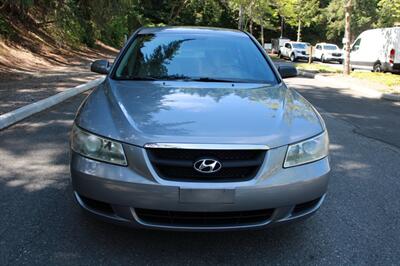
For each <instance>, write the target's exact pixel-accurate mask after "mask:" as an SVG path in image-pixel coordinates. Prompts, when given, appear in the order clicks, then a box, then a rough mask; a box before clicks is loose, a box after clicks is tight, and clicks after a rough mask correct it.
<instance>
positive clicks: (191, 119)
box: [76, 79, 324, 148]
mask: <svg viewBox="0 0 400 266" xmlns="http://www.w3.org/2000/svg"><path fill="white" fill-rule="evenodd" d="M76 123H77V125H78V126H80V127H82V128H83V129H86V130H88V131H90V132H93V133H96V134H99V135H102V136H105V137H109V138H112V139H116V140H119V141H122V142H126V143H129V144H134V145H138V146H143V145H145V144H147V143H155V142H162V143H198V144H202V143H205V144H263V145H267V146H269V147H271V148H272V147H278V146H282V145H287V144H289V143H293V142H297V141H299V140H302V139H305V138H309V137H311V136H314V135H316V134H318V133H320V132H322V131H323V128H324V125H323V122H322V120H321V119H320V117H319V115H318V114H317V113H316V111H315V110H314V108H313V107H312V106H311V105H310V103H308V102H307V101H306V100H305V99H304V98H303V97H301V96H300V95H299V94H298V93H297V92H295V91H293V90H291V89H288V88H287V87H286V86H285V85H284V84H281V85H278V86H266V85H260V84H244V83H235V84H231V83H209V82H184V81H181V82H178V81H177V82H170V81H166V82H152V81H143V82H142V81H115V80H111V79H106V81H105V82H104V83H102V84H101V85H100V86H99V87H98V88H97V89H96V90H94V91H93V93H92V94H91V95H90V96H89V97H88V98H87V100H86V101H85V103H84V104H83V105H82V106H81V108H80V110H79V112H78V115H77V117H76Z"/></svg>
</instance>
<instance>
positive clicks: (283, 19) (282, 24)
mask: <svg viewBox="0 0 400 266" xmlns="http://www.w3.org/2000/svg"><path fill="white" fill-rule="evenodd" d="M284 27H285V18H284V17H281V38H283V28H284Z"/></svg>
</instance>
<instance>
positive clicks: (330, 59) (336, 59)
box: [324, 56, 343, 62]
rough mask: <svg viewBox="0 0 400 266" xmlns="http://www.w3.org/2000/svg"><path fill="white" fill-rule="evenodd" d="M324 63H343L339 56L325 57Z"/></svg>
mask: <svg viewBox="0 0 400 266" xmlns="http://www.w3.org/2000/svg"><path fill="white" fill-rule="evenodd" d="M324 59H325V61H338V62H339V61H343V57H341V56H325V57H324Z"/></svg>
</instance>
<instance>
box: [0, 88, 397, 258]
mask: <svg viewBox="0 0 400 266" xmlns="http://www.w3.org/2000/svg"><path fill="white" fill-rule="evenodd" d="M298 89H299V90H300V91H301V90H304V94H306V96H307V93H308V94H310V92H308V90H309V89H310V88H307V89H305V88H298ZM311 89H313V94H310V97H308V98H309V99H311V101H319V102H325V101H332V98H331V97H336V98H337V100H338V101H339V102H341V101H345V99H343V98H342V97H341V96H340V95H336V94H335V93H334V92H328V93H327V95H325V94H323V93H318V92H314V89H316V88H311ZM332 93H333V94H332ZM83 97H84V95H80V96H77V97H75V98H73V99H70V100H69V101H67V102H65V103H62V104H60V105H58V106H56V107H55V108H53V109H51V110H49V111H45V112H42V113H40V114H38V115H35V116H34V117H32V118H30V119H28V120H25V121H23V122H21V123H20V124H17V125H15V126H13V127H10V128H8V129H6V130H4V131H1V132H0V166H1V167H0V202H1V210H2V215H1V216H0V250H1V252H0V264H1V265H7V264H10V265H14V264H23V263H25V264H42V265H43V264H57V265H59V264H83V265H99V264H106V265H109V264H118V265H121V264H122V265H123V264H135V265H137V264H163V265H164V264H241V265H243V264H247V263H248V264H329V263H330V264H333V265H337V264H340V263H342V264H343V263H347V264H349V263H352V264H354V263H360V262H364V263H367V262H368V263H374V262H375V263H377V262H383V260H382V258H389V259H390V258H391V257H390V255H388V254H394V252H396V250H397V246H398V245H396V244H394V243H391V241H390V238H392V237H393V235H395V234H396V232H397V230H398V229H399V225H398V222H397V219H396V217H398V216H397V215H399V214H398V211H391V212H388V210H387V208H385V207H382V206H383V205H385V204H386V202H390V204H389V205H388V208H389V209H390V210H393V209H394V207H396V202H395V200H397V196H396V195H398V194H397V192H398V191H397V189H396V187H398V185H399V181H398V178H396V173H397V170H398V169H396V163H395V162H396V161H397V160H398V159H399V155H398V154H396V153H395V152H392V151H390V150H389V151H388V150H386V149H385V147H382V146H381V145H379V144H377V143H376V142H369V140H368V139H365V138H361V137H359V136H357V135H354V134H351V129H352V128H351V127H350V126H348V125H346V124H344V123H338V122H337V121H336V120H335V119H332V118H330V117H327V124H328V128H329V129H330V133H331V151H332V152H331V159H332V169H333V171H332V175H331V177H332V179H331V185H330V194H329V195H328V197H327V199H326V202H325V204H324V205H323V206H322V209H321V210H320V211H319V212H318V213H317V214H316V215H315V216H313V217H312V218H310V219H309V220H307V221H305V222H301V223H297V224H293V225H288V226H280V227H275V228H271V229H268V230H261V231H243V232H223V233H190V232H187V233H184V232H180V233H178V232H162V231H149V230H134V229H130V228H126V227H118V226H114V225H111V224H107V223H103V222H101V221H97V220H94V219H92V218H89V217H88V216H86V215H83V214H82V212H81V211H80V209H79V208H78V207H77V205H76V204H75V203H74V202H73V198H72V190H71V185H70V180H69V169H68V157H69V155H68V134H69V130H70V128H71V125H72V120H73V118H74V114H75V111H76V109H77V107H78V106H79V104H80V102H81V101H82V99H83ZM355 101H356V102H357V99H355ZM363 103H364V102H359V103H357V104H359V105H362V104H363ZM318 105H320V104H318ZM333 107H334V106H333ZM338 109H339V110H340V112H339V113H338V114H337V115H335V116H339V117H342V116H344V117H345V118H346V117H350V118H351V119H354V116H355V114H357V112H355V111H351V110H347V109H345V108H344V107H341V108H338ZM358 116H360V117H357V119H361V120H362V121H363V120H364V119H365V120H369V121H370V123H371V125H370V126H371V127H373V129H374V130H375V129H376V128H375V126H374V125H373V124H374V123H375V122H374V123H372V122H371V121H378V120H379V118H378V117H364V116H363V115H361V114H358ZM350 118H349V119H350ZM376 127H377V128H379V127H378V126H376ZM370 153H380V155H381V158H374V159H373V160H372V159H371V158H370ZM396 156H397V157H396ZM387 157H391V160H387V159H385V158H387ZM378 166H381V167H378ZM397 167H398V166H397ZM382 168H383V169H382ZM382 180H386V182H382ZM393 184H396V186H394V185H393ZM391 205H394V206H391ZM397 207H398V206H397ZM399 209H400V208H397V209H396V210H399ZM372 216H373V219H371V217H372ZM397 244H398V243H397ZM378 250H379V252H378Z"/></svg>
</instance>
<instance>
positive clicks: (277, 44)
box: [271, 38, 290, 54]
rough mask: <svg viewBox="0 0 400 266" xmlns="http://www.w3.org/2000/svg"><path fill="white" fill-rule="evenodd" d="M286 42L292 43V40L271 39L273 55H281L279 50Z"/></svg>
mask: <svg viewBox="0 0 400 266" xmlns="http://www.w3.org/2000/svg"><path fill="white" fill-rule="evenodd" d="M286 42H290V39H288V38H277V39H271V44H272V53H273V54H278V53H279V50H280V49H281V47H282V46H283V45H284V44H285V43H286Z"/></svg>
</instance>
